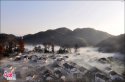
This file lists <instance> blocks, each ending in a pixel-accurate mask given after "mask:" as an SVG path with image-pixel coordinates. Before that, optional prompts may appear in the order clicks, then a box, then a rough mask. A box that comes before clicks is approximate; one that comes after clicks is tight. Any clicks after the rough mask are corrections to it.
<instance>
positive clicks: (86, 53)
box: [1, 45, 125, 77]
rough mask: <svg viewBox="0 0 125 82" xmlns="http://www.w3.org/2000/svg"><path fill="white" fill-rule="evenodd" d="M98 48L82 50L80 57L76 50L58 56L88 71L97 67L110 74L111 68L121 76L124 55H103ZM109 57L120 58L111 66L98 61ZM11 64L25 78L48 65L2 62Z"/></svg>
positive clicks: (2, 62) (29, 47) (80, 50)
mask: <svg viewBox="0 0 125 82" xmlns="http://www.w3.org/2000/svg"><path fill="white" fill-rule="evenodd" d="M33 47H34V46H31V45H30V46H29V45H27V46H26V47H25V48H27V49H28V50H32V49H33ZM58 49H59V47H58V46H56V47H55V50H56V51H57V50H58ZM97 49H98V48H93V47H85V48H80V49H79V50H78V51H79V52H78V53H79V54H80V55H76V54H78V53H74V49H72V50H71V51H72V53H70V54H62V55H61V54H57V55H60V56H64V55H67V56H69V58H68V59H67V60H66V61H73V62H75V63H76V64H78V65H80V66H83V67H85V68H86V69H90V68H92V67H97V68H98V69H99V70H101V71H104V72H105V73H108V72H109V71H106V68H107V67H110V68H111V69H112V70H114V71H116V72H117V73H119V74H121V73H123V71H124V67H125V65H124V63H123V62H122V61H121V60H122V59H123V58H124V57H123V55H122V54H119V53H101V52H98V51H97ZM30 55H37V56H41V55H44V53H41V54H40V53H31V54H30ZM45 55H48V56H49V55H51V54H45ZM107 57H114V58H118V60H117V61H112V62H111V63H109V64H101V63H99V62H98V61H97V60H98V59H99V58H107ZM52 62H53V60H52V59H48V61H47V63H46V64H51V63H52ZM8 64H11V65H13V66H15V67H16V71H21V73H22V74H21V75H22V76H23V77H25V72H26V71H30V70H35V69H36V66H37V67H39V66H43V65H46V64H41V63H37V64H35V63H24V62H23V61H17V62H15V61H11V59H8V58H7V59H3V60H2V61H1V66H2V67H5V66H6V65H8Z"/></svg>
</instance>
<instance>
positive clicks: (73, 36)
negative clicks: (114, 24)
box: [24, 27, 112, 47]
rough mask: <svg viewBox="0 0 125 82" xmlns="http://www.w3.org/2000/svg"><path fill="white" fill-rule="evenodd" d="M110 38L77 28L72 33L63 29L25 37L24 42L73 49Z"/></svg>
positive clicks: (106, 35)
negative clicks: (50, 44)
mask: <svg viewBox="0 0 125 82" xmlns="http://www.w3.org/2000/svg"><path fill="white" fill-rule="evenodd" d="M111 36H112V35H110V34H108V33H106V32H102V31H98V30H95V29H92V28H82V29H80V28H77V29H75V30H74V31H72V30H70V29H68V28H65V27H63V28H58V29H55V30H47V31H42V32H38V33H36V34H29V35H25V36H24V41H25V42H26V43H27V44H42V43H54V44H56V45H61V46H68V47H74V45H75V44H77V45H78V46H88V45H96V44H97V43H99V42H101V41H102V40H104V39H107V38H109V37H111Z"/></svg>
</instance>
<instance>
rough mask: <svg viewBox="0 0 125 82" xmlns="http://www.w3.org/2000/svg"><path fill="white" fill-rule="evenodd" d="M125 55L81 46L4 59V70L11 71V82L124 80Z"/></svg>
mask: <svg viewBox="0 0 125 82" xmlns="http://www.w3.org/2000/svg"><path fill="white" fill-rule="evenodd" d="M123 57H124V56H123V55H121V54H119V53H110V54H109V53H100V52H97V49H96V48H80V49H79V52H78V53H68V54H56V53H55V54H52V53H46V54H45V53H37V52H34V51H31V52H28V53H27V52H25V53H20V54H18V56H15V57H10V58H5V59H3V60H1V65H0V66H1V68H0V70H1V71H0V74H1V75H0V80H1V81H6V78H4V77H3V74H4V71H5V70H6V71H12V72H13V73H14V74H15V75H16V80H10V82H123V81H125V80H124V68H125V64H124V62H123V61H124V58H123Z"/></svg>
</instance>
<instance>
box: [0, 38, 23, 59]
mask: <svg viewBox="0 0 125 82" xmlns="http://www.w3.org/2000/svg"><path fill="white" fill-rule="evenodd" d="M14 52H17V53H23V52H24V41H23V39H22V38H19V39H18V41H8V42H6V43H4V44H2V43H0V59H1V58H2V57H8V56H9V54H11V53H14Z"/></svg>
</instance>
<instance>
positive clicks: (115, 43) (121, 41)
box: [97, 34, 125, 54]
mask: <svg viewBox="0 0 125 82" xmlns="http://www.w3.org/2000/svg"><path fill="white" fill-rule="evenodd" d="M97 46H98V47H100V48H99V51H103V52H121V53H124V54H125V50H124V49H125V34H121V35H119V36H113V37H110V38H108V39H106V40H103V41H102V42H100V43H99V44H97Z"/></svg>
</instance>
